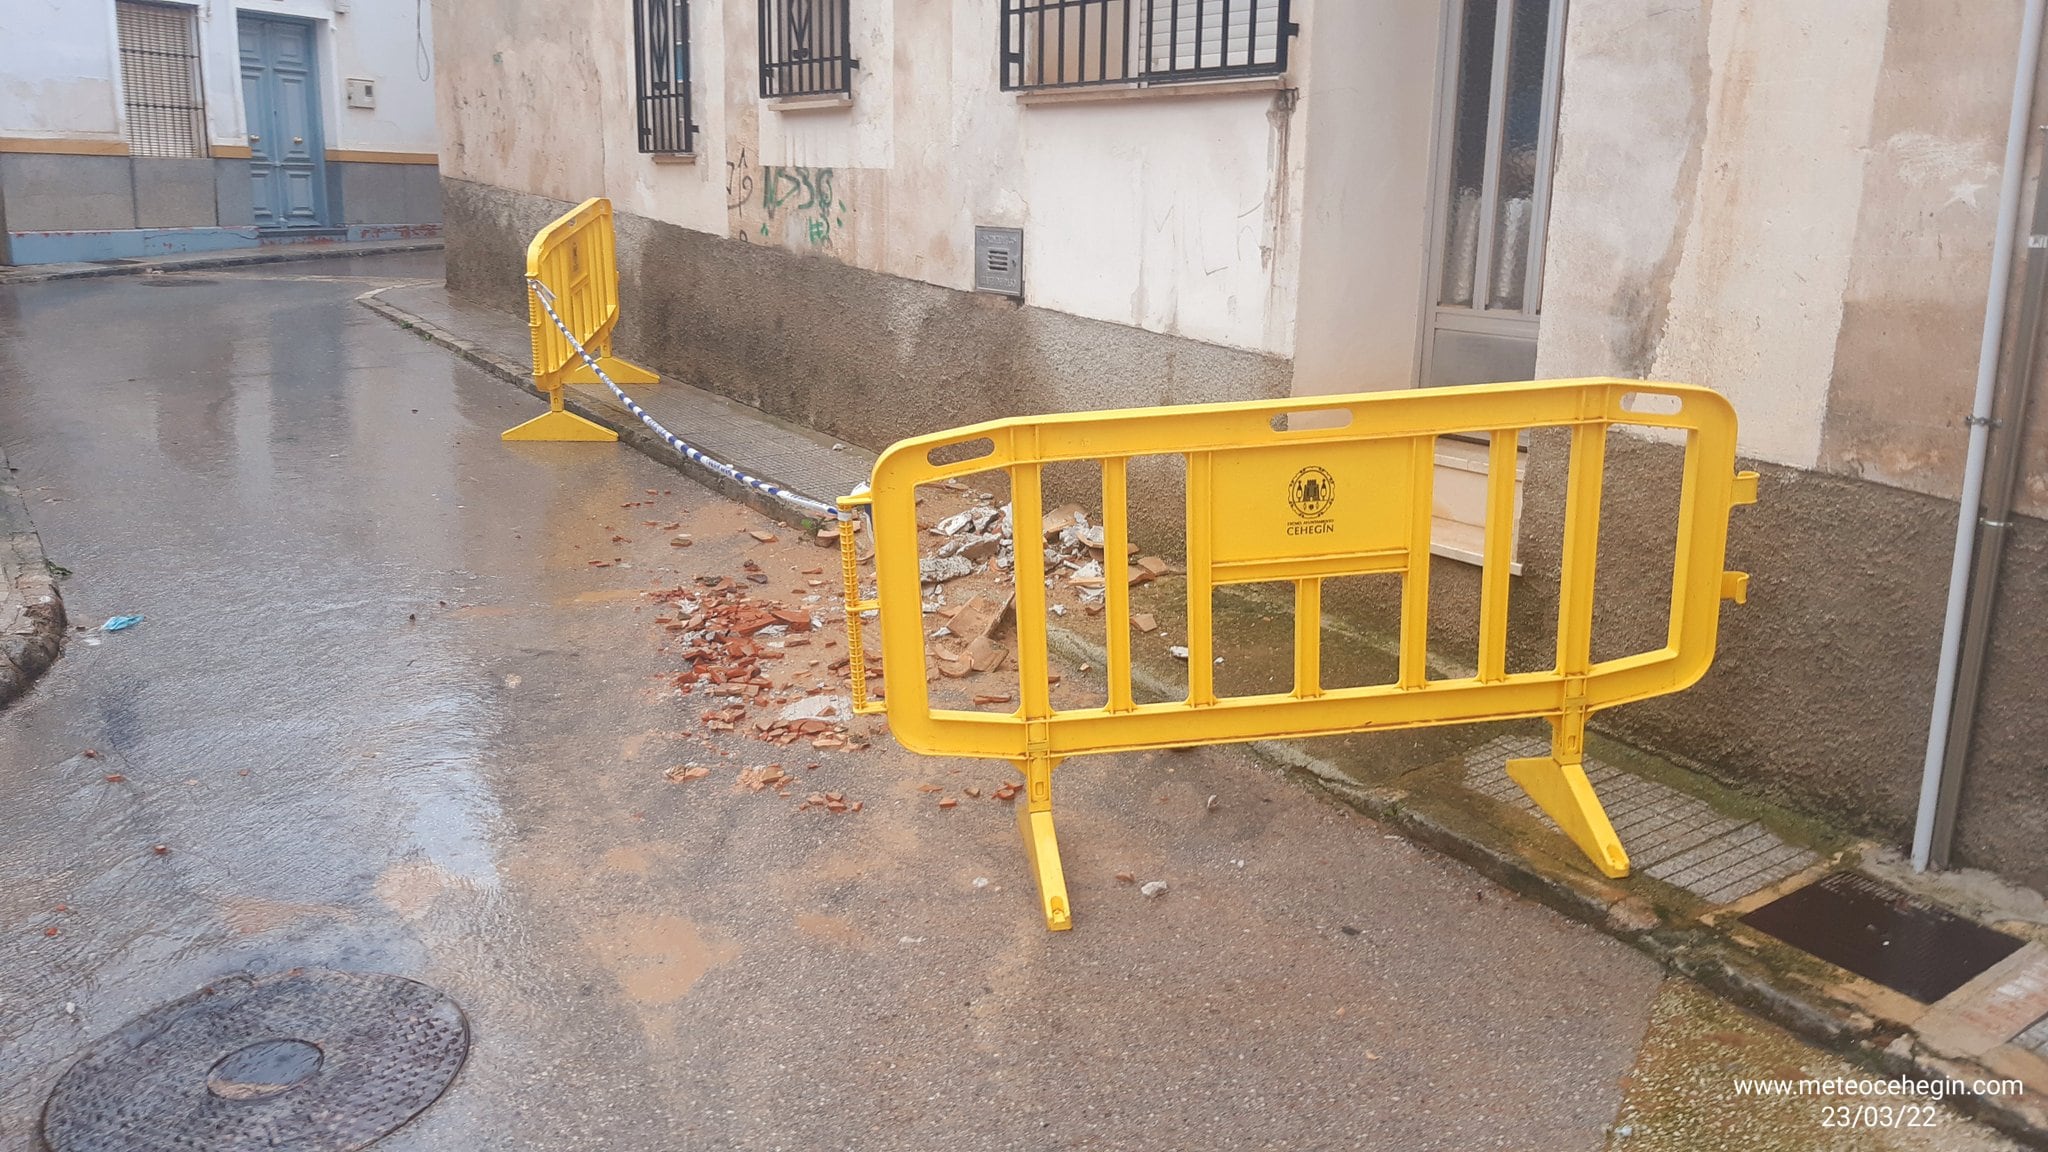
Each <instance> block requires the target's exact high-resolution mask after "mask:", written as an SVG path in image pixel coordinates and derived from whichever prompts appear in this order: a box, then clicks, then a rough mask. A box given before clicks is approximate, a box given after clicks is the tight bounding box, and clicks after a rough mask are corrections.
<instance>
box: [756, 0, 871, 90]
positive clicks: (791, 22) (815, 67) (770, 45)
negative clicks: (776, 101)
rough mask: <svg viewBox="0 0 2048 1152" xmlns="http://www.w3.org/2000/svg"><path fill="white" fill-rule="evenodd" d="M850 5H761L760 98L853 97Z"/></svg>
mask: <svg viewBox="0 0 2048 1152" xmlns="http://www.w3.org/2000/svg"><path fill="white" fill-rule="evenodd" d="M851 8H852V0H761V95H762V96H764V97H768V98H771V99H772V98H774V97H778V96H831V95H839V94H850V93H851V92H852V91H853V70H854V69H856V68H858V67H860V61H858V60H855V59H854V58H853V36H852V33H851V30H850V28H849V20H848V17H849V16H850V15H851Z"/></svg>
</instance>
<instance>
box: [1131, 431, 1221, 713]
mask: <svg viewBox="0 0 2048 1152" xmlns="http://www.w3.org/2000/svg"><path fill="white" fill-rule="evenodd" d="M1187 461H1188V516H1187V533H1188V576H1187V582H1186V583H1187V589H1188V610H1187V618H1188V645H1187V647H1188V703H1190V704H1197V705H1200V704H1214V703H1215V702H1216V665H1215V663H1214V659H1215V650H1216V643H1215V635H1214V629H1215V626H1216V622H1215V620H1214V619H1213V617H1214V615H1215V612H1214V609H1215V604H1214V593H1213V591H1212V588H1213V585H1212V584H1211V580H1212V576H1213V574H1212V573H1211V572H1210V571H1209V567H1210V564H1211V562H1212V561H1213V560H1214V554H1215V541H1214V539H1213V535H1214V532H1215V520H1216V493H1215V480H1214V477H1215V470H1214V468H1213V461H1212V460H1211V458H1210V456H1209V454H1208V453H1207V452H1190V453H1188V456H1187ZM1125 571H1127V569H1121V568H1120V569H1118V572H1119V573H1122V572H1125ZM1118 578H1119V579H1121V578H1122V577H1121V576H1119V577H1118Z"/></svg>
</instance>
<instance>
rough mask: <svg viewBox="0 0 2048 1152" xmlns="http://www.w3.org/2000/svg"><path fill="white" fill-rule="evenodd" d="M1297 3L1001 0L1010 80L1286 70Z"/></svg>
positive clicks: (1006, 83)
mask: <svg viewBox="0 0 2048 1152" xmlns="http://www.w3.org/2000/svg"><path fill="white" fill-rule="evenodd" d="M1291 7H1292V0H1003V33H1002V71H1003V87H1004V88H1006V89H1010V90H1017V89H1033V88H1075V87H1081V86H1084V85H1090V84H1173V83H1183V82H1186V81H1190V80H1223V79H1230V78H1234V77H1242V76H1269V75H1277V74H1279V73H1282V72H1285V71H1287V46H1288V41H1289V40H1290V39H1291V38H1292V37H1293V36H1295V35H1296V34H1297V33H1299V32H1300V31H1301V29H1300V27H1299V26H1298V25H1296V24H1295V23H1294V22H1293V21H1292V20H1291V19H1290V18H1289V14H1290V11H1291Z"/></svg>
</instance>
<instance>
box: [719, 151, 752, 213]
mask: <svg viewBox="0 0 2048 1152" xmlns="http://www.w3.org/2000/svg"><path fill="white" fill-rule="evenodd" d="M753 198H754V165H753V158H752V157H750V156H748V155H747V146H746V145H744V144H742V145H740V150H739V154H738V155H737V156H735V157H733V158H732V159H731V160H727V161H726V162H725V211H726V214H727V215H731V214H732V213H733V212H735V211H738V210H740V209H743V208H745V207H746V206H747V203H748V202H749V201H751V200H752V199H753Z"/></svg>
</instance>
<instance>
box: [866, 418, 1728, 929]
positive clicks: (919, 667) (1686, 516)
mask: <svg viewBox="0 0 2048 1152" xmlns="http://www.w3.org/2000/svg"><path fill="white" fill-rule="evenodd" d="M1625 398H1629V399H1636V400H1637V401H1638V403H1636V404H1634V405H1630V404H1628V403H1626V401H1625ZM1649 398H1655V401H1656V403H1657V404H1659V405H1661V406H1662V407H1664V408H1667V409H1669V410H1668V411H1650V410H1647V409H1646V406H1645V405H1644V404H1643V403H1642V402H1641V401H1642V400H1645V399H1649ZM1332 410H1340V411H1342V412H1343V414H1344V415H1347V416H1348V417H1349V422H1348V423H1347V424H1344V425H1342V426H1339V427H1317V428H1300V429H1289V430H1285V431H1281V430H1276V428H1275V427H1274V424H1275V418H1276V417H1281V416H1288V415H1292V414H1298V413H1306V412H1316V413H1325V412H1330V411H1332ZM1624 424H1625V425H1636V426H1647V427H1651V428H1661V429H1667V430H1669V431H1671V432H1675V433H1679V434H1682V435H1683V436H1684V438H1685V441H1686V444H1685V458H1684V466H1683V468H1684V471H1683V479H1682V483H1681V489H1680V499H1679V512H1678V525H1677V547H1676V550H1675V554H1674V565H1673V571H1672V580H1671V596H1670V603H1669V626H1668V631H1667V635H1666V641H1665V643H1664V644H1663V645H1662V646H1661V647H1659V648H1656V649H1653V650H1650V651H1646V652H1639V653H1635V654H1632V655H1629V656H1626V657H1622V658H1619V659H1610V660H1602V661H1597V662H1596V661H1594V660H1593V659H1592V658H1591V644H1592V620H1593V578H1594V566H1595V560H1596V555H1597V548H1598V536H1599V521H1600V509H1601V503H1602V496H1603V494H1602V491H1601V480H1602V475H1603V470H1604V461H1605V450H1606V436H1607V432H1608V429H1610V428H1611V427H1613V426H1616V425H1624ZM1543 427H1563V428H1568V429H1570V430H1571V459H1570V465H1569V475H1568V480H1567V484H1566V491H1565V518H1564V543H1563V554H1562V563H1561V568H1560V573H1559V594H1558V631H1557V638H1556V663H1555V665H1554V666H1553V667H1552V668H1550V669H1548V670H1544V671H1536V672H1509V671H1507V668H1506V653H1507V605H1508V589H1509V581H1510V564H1509V556H1510V552H1511V548H1512V543H1513V535H1512V533H1513V508H1514V498H1515V492H1514V474H1515V468H1514V463H1515V452H1516V450H1517V449H1516V440H1517V436H1518V434H1519V433H1521V432H1522V431H1524V430H1528V429H1533V428H1543ZM1735 431H1736V419H1735V413H1734V410H1733V409H1732V408H1731V407H1730V406H1729V404H1728V403H1727V401H1726V400H1725V399H1724V398H1722V397H1721V396H1720V395H1719V394H1717V393H1715V392H1713V391H1711V390H1709V389H1705V388H1699V387H1695V386H1690V385H1682V384H1662V383H1646V382H1643V381H1635V380H1617V379H1605V378H1601V379H1590V380H1565V381H1540V382H1528V383H1512V384H1490V385H1476V386H1471V387H1463V388H1442V389H1428V390H1418V391H1405V392H1383V393H1373V394H1367V395H1358V396H1338V397H1315V398H1312V399H1305V400H1282V401H1265V402H1255V403H1233V404H1205V405H1191V406H1186V407H1175V408H1149V409H1134V410H1128V411H1116V412H1091V413H1073V414H1062V415H1052V416H1040V417H1027V418H1018V419H1009V420H998V421H992V422H989V423H985V424H977V425H974V426H971V427H966V428H958V429H953V430H951V431H948V432H942V433H938V434H935V435H930V436H922V437H917V438H914V439H910V440H905V441H902V442H900V443H898V444H896V445H895V446H894V447H892V448H890V449H889V450H888V451H887V452H886V453H884V454H883V455H882V457H881V458H880V459H879V460H878V461H877V462H876V464H875V468H874V474H873V480H872V484H871V487H870V491H869V492H868V493H866V494H865V495H863V496H860V497H852V498H848V499H846V500H842V501H841V507H842V508H843V509H848V510H852V509H857V508H860V507H862V506H869V507H870V508H871V515H872V521H873V524H874V548H875V564H876V596H875V598H874V599H873V600H872V601H861V600H859V599H858V598H857V597H858V589H857V587H856V585H855V584H854V583H853V581H852V580H851V578H850V577H849V580H848V614H849V619H850V620H857V617H858V614H859V613H860V611H861V610H863V609H867V608H876V609H879V616H880V631H881V655H882V663H883V668H884V673H883V684H884V689H885V701H884V702H883V703H882V704H880V705H874V704H869V703H868V702H867V701H866V700H865V697H864V693H863V695H862V696H861V697H859V698H857V700H856V704H857V706H858V708H859V709H860V710H862V711H870V712H879V711H886V713H887V715H888V717H889V723H890V727H891V729H892V731H893V732H894V734H895V736H896V738H897V739H898V740H899V741H901V742H902V743H903V744H904V745H906V746H908V747H910V748H912V749H914V750H916V751H919V752H924V753H928V754H932V755H944V756H968V757H983V758H990V759H1002V760H1007V761H1009V762H1011V763H1012V764H1013V765H1014V766H1015V767H1016V768H1017V769H1018V770H1019V772H1021V773H1022V774H1023V776H1024V778H1025V781H1024V782H1025V789H1024V792H1025V800H1026V803H1025V804H1023V805H1022V806H1020V808H1019V822H1020V825H1021V827H1022V831H1023V835H1024V840H1025V846H1026V850H1027V853H1028V854H1029V856H1030V858H1031V861H1032V866H1033V870H1034V872H1035V873H1036V875H1037V880H1038V886H1039V896H1040V901H1041V905H1042V911H1043V912H1044V915H1045V920H1046V924H1047V926H1048V927H1050V928H1052V929H1055V930H1058V929H1064V928H1067V927H1070V926H1071V924H1072V910H1071V907H1070V906H1069V902H1068V898H1067V893H1066V888H1065V883H1064V879H1063V875H1062V873H1061V869H1060V863H1059V850H1058V841H1057V837H1056V834H1055V831H1054V827H1053V822H1052V793H1051V778H1052V772H1053V769H1054V767H1056V766H1057V765H1058V764H1059V763H1060V762H1061V761H1062V760H1064V759H1066V758H1068V757H1071V756H1078V755H1088V754H1099V753H1112V752H1122V751H1132V750H1137V749H1144V748H1165V747H1183V746H1187V745H1191V744H1211V743H1225V742H1235V741H1247V740H1260V739H1276V738H1297V737H1308V736H1322V735H1333V734H1339V733H1347V732H1357V731H1363V730H1371V729H1391V728H1404V727H1417V726H1424V725H1436V724H1456V723H1467V722H1474V721H1491V720H1510V719H1520V718H1532V717H1542V718H1544V719H1547V720H1548V721H1549V722H1550V725H1551V729H1552V741H1551V754H1550V755H1549V756H1547V757H1538V758H1529V759H1520V760H1514V761H1510V762H1509V764H1508V767H1507V770H1508V773H1509V775H1510V776H1512V777H1513V778H1514V779H1515V780H1516V782H1517V783H1518V784H1520V785H1521V786H1522V788H1523V789H1524V790H1525V791H1527V792H1528V793H1529V795H1530V797H1531V798H1532V799H1534V800H1535V801H1536V803H1537V804H1538V805H1539V806H1540V807H1541V808H1542V809H1543V811H1544V812H1546V813H1547V814H1549V815H1550V817H1551V818H1552V819H1553V820H1555V821H1556V822H1557V824H1558V826H1559V827H1560V828H1561V829H1562V830H1563V831H1564V832H1565V834H1566V835H1567V836H1569V837H1570V838H1571V839H1572V840H1573V842H1574V843H1576V844H1577V845H1578V846H1579V847H1580V849H1581V850H1582V851H1584V852H1585V853H1586V855H1587V856H1588V857H1589V858H1590V859H1591V860H1592V861H1593V863H1594V864H1595V865H1596V866H1598V867H1599V868H1600V869H1601V870H1602V871H1603V872H1605V873H1607V874H1608V875H1611V876H1621V875H1626V874H1627V872H1628V857H1627V853H1626V851H1625V850H1624V849H1623V847H1622V845H1621V843H1620V841H1619V839H1618V838H1617V837H1616V836H1615V834H1614V830H1613V828H1612V826H1611V825H1610V824H1609V822H1608V820H1607V816H1606V813H1605V811H1604V810H1603V809H1602V808H1601V806H1600V803H1599V800H1598V798H1597V797H1596V796H1595V795H1594V793H1593V789H1592V785H1591V784H1590V783H1589V782H1588V781H1587V779H1586V775H1585V771H1584V768H1583V767H1582V763H1583V758H1584V747H1585V728H1586V721H1587V718H1588V717H1589V716H1591V715H1592V714H1593V713H1595V712H1597V711H1599V710H1601V709H1605V708H1611V707H1615V706H1617V705H1621V704H1625V703H1629V702H1631V701H1635V700H1642V699H1646V698H1648V697H1652V696H1657V695H1661V694H1664V693H1668V692H1675V691H1678V690H1680V689H1682V688H1684V687H1686V686H1688V685H1690V684H1692V683H1693V682H1695V681H1697V680H1698V679H1699V677H1700V676H1702V675H1703V674H1705V672H1706V670H1707V668H1708V666H1709V665H1710V664H1711V662H1712V660H1713V654H1714V642H1715V636H1716V632H1717V630H1718V626H1719V612H1720V604H1721V602H1722V600H1723V599H1724V598H1726V599H1733V600H1737V601H1741V600H1743V599H1745V597H1746V591H1747V576H1746V575H1745V574H1743V573H1735V572H1727V573H1724V572H1723V570H1722V568H1723V563H1724V555H1725V550H1726V544H1727V531H1728V514H1729V511H1730V510H1731V509H1732V508H1733V507H1735V506H1737V505H1741V504H1748V503H1753V502H1754V501H1755V499H1756V475H1755V474H1754V473H1750V472H1744V473H1737V472H1736V471H1735ZM1446 435H1479V436H1486V437H1488V438H1489V440H1490V443H1491V445H1492V447H1491V449H1490V463H1491V467H1490V468H1489V473H1488V478H1487V485H1488V488H1487V508H1488V513H1487V517H1486V527H1485V540H1484V546H1483V552H1482V556H1483V564H1482V570H1481V592H1480V613H1479V615H1480V619H1479V629H1478V631H1479V639H1478V653H1477V656H1478V659H1477V667H1476V671H1475V672H1474V673H1473V674H1472V675H1470V676H1448V677H1437V676H1432V675H1431V673H1430V669H1429V663H1428V658H1429V651H1428V634H1429V627H1428V622H1429V565H1430V560H1431V556H1430V526H1431V519H1432V515H1431V512H1432V495H1433V485H1434V466H1435V441H1436V439H1437V438H1438V437H1440V436H1446ZM983 442H985V443H986V444H987V445H988V446H989V451H987V452H986V453H984V454H981V455H977V456H972V457H971V458H967V459H961V458H960V457H962V456H963V455H966V454H967V450H968V449H970V448H971V447H972V446H974V445H976V444H978V443H983ZM1157 455H1168V456H1179V457H1181V458H1182V459H1183V460H1184V461H1185V465H1186V477H1187V479H1186V508H1185V523H1186V530H1187V563H1186V572H1187V575H1186V580H1187V615H1188V618H1187V622H1186V624H1187V631H1188V637H1187V645H1186V647H1187V649H1188V659H1187V668H1188V692H1187V695H1186V697H1185V698H1184V699H1180V700H1174V701H1167V702H1158V703H1138V702H1137V701H1136V700H1135V699H1134V694H1133V681H1132V669H1131V651H1130V635H1129V629H1128V627H1127V623H1126V622H1127V621H1128V620H1129V618H1130V602H1129V591H1128V588H1127V587H1126V586H1125V584H1124V582H1122V581H1120V580H1117V579H1114V578H1111V579H1109V580H1108V581H1107V582H1106V587H1105V597H1106V601H1107V602H1106V606H1105V609H1104V618H1105V619H1106V620H1107V621H1108V622H1109V627H1108V643H1107V649H1108V657H1107V666H1106V669H1105V673H1106V677H1107V699H1106V701H1105V702H1104V703H1103V704H1102V705H1100V706H1095V707H1087V708H1066V709H1062V708H1055V707H1053V705H1052V702H1051V698H1050V690H1049V687H1048V672H1049V656H1048V640H1047V627H1048V625H1049V616H1048V609H1047V598H1046V563H1045V557H1044V555H1043V554H1042V551H1041V550H1040V549H1038V548H1034V547H1029V546H1020V547H1018V548H1016V550H1015V566H1014V575H1015V580H1016V606H1015V613H1016V616H1015V618H1016V627H1017V637H1018V657H1017V674H1018V693H1017V696H1016V699H1017V700H1018V701H1019V703H1018V706H1017V708H1016V709H1015V710H1014V711H1012V712H1009V713H992V712H985V711H968V710H960V709H947V708H936V707H933V705H932V702H931V698H930V691H929V687H928V684H927V680H926V664H925V661H926V654H925V649H924V645H925V640H926V637H925V635H924V630H923V613H922V597H921V589H920V582H919V581H920V577H919V566H918V561H919V556H918V541H919V530H918V526H917V514H916V500H917V496H916V490H917V488H918V486H919V485H923V484H934V483H942V482H944V481H946V480H949V479H957V478H959V477H963V476H968V475H972V474H974V473H980V472H991V471H1000V472H1004V473H1006V474H1007V475H1008V477H1009V481H1010V490H1011V517H1012V523H1013V525H1019V526H1023V527H1022V528H1021V529H1019V530H1018V538H1019V541H1020V543H1021V542H1022V541H1025V540H1028V539H1029V537H1028V535H1027V534H1028V533H1029V532H1030V531H1031V529H1032V527H1033V526H1035V525H1038V524H1039V523H1041V521H1042V518H1043V512H1044V495H1043V490H1042V481H1043V474H1044V469H1045V468H1046V467H1047V466H1048V465H1051V464H1061V463H1069V462H1074V461H1083V460H1096V461H1099V462H1100V464H1099V467H1100V469H1101V473H1100V479H1101V486H1102V493H1103V531H1104V555H1105V556H1109V557H1117V556H1122V555H1124V554H1125V551H1126V549H1127V548H1128V542H1129V515H1128V508H1127V504H1128V497H1129V474H1128V462H1129V461H1130V460H1131V459H1132V458H1134V457H1139V456H1157ZM934 456H940V457H943V458H944V459H945V460H947V461H949V462H940V461H938V460H935V459H934ZM1369 573H1394V574H1398V575H1399V576H1400V577H1401V580H1402V592H1401V612H1400V617H1401V639H1400V652H1399V671H1398V675H1397V676H1396V678H1395V679H1394V680H1393V681H1391V682H1388V683H1385V684H1378V685H1370V686H1364V687H1326V686H1325V685H1324V684H1323V683H1322V682H1321V677H1320V656H1319V645H1320V636H1321V593H1322V581H1324V580H1326V579H1330V578H1333V577H1340V576H1354V575H1362V574H1369ZM1254 581H1259V582H1266V581H1286V582H1290V583H1292V584H1293V585H1294V591H1295V609H1296V610H1295V637H1294V654H1293V655H1294V659H1293V676H1294V682H1293V685H1292V687H1291V689H1290V690H1289V691H1287V692H1280V693H1274V692H1266V693H1258V694H1253V695H1245V696H1228V695H1219V694H1218V692H1217V690H1216V685H1215V678H1214V666H1213V660H1214V657H1215V656H1216V655H1217V653H1216V651H1215V636H1214V626H1213V625H1214V622H1213V620H1212V618H1211V613H1212V607H1211V600H1212V593H1213V590H1214V589H1215V588H1217V587H1219V586H1223V585H1228V584H1239V583H1249V582H1254ZM849 635H850V638H851V639H852V641H853V642H854V645H855V646H854V649H853V652H852V653H851V655H852V656H853V658H854V660H855V661H856V663H855V664H854V684H855V687H856V690H857V691H859V690H861V689H863V688H864V676H863V674H862V664H861V663H860V661H862V660H863V659H864V653H863V652H862V649H861V647H860V640H861V638H860V636H859V629H858V628H857V627H850V628H849Z"/></svg>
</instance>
